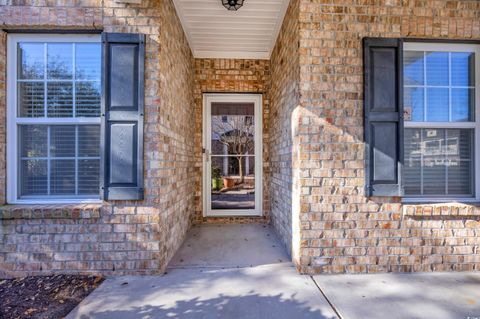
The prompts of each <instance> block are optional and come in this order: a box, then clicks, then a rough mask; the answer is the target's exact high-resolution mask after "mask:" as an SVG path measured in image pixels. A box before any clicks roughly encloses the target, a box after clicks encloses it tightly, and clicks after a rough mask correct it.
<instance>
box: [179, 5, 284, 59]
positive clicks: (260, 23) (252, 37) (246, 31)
mask: <svg viewBox="0 0 480 319" xmlns="http://www.w3.org/2000/svg"><path fill="white" fill-rule="evenodd" d="M173 2H174V3H175V8H176V10H177V14H178V16H179V17H180V20H181V22H182V26H183V30H184V31H185V33H186V35H187V38H188V42H189V44H190V48H191V49H192V51H193V55H194V56H195V57H196V58H239V59H269V58H270V54H271V52H272V50H273V47H274V45H275V41H276V39H277V36H278V32H279V30H280V27H281V26H282V22H283V18H284V16H285V11H286V9H287V7H288V3H289V0H245V2H244V5H243V7H241V8H240V9H239V10H238V11H228V10H227V9H226V8H225V7H223V5H222V1H221V0H173Z"/></svg>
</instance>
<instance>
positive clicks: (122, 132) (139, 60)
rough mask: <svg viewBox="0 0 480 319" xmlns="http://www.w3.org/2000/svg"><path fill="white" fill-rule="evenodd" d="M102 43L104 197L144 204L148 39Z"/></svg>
mask: <svg viewBox="0 0 480 319" xmlns="http://www.w3.org/2000/svg"><path fill="white" fill-rule="evenodd" d="M102 42H103V59H102V85H103V95H102V142H101V145H102V147H101V149H102V167H101V177H102V181H101V186H102V190H103V191H102V194H103V198H104V199H105V200H141V199H143V197H144V195H143V193H144V192H143V110H144V59H145V36H144V35H141V34H124V33H103V34H102Z"/></svg>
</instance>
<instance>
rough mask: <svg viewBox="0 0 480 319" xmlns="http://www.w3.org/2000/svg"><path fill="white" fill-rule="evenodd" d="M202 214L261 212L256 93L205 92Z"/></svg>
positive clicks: (258, 121) (258, 106) (253, 213)
mask: <svg viewBox="0 0 480 319" xmlns="http://www.w3.org/2000/svg"><path fill="white" fill-rule="evenodd" d="M204 99H205V109H204V111H205V114H204V115H205V118H204V120H205V123H204V128H205V130H204V134H205V135H204V142H205V143H204V146H205V154H204V162H205V173H206V174H204V179H205V180H204V191H205V192H204V193H205V195H206V198H205V205H204V209H205V212H206V215H210V216H227V215H228V216H231V215H260V214H261V194H260V189H261V178H260V179H259V178H258V176H261V175H260V174H261V173H260V172H261V154H260V153H261V145H260V144H261V138H259V137H260V136H261V120H260V119H261V116H260V105H261V97H260V95H242V94H206V95H205V96H204Z"/></svg>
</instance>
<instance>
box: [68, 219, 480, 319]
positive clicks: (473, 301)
mask: <svg viewBox="0 0 480 319" xmlns="http://www.w3.org/2000/svg"><path fill="white" fill-rule="evenodd" d="M320 289H321V290H320ZM322 291H323V293H322ZM324 294H325V296H326V297H327V298H328V301H327V299H326V298H325V296H324ZM329 302H330V303H329ZM469 316H470V317H471V318H475V317H480V273H444V274H380V275H338V276H330V275H323V276H314V277H310V276H304V275H299V274H297V272H296V270H295V268H294V266H293V264H292V263H291V262H290V261H289V257H288V255H287V254H286V252H285V251H284V249H283V248H282V245H281V243H280V241H279V239H278V238H277V236H276V234H275V233H274V231H273V229H272V228H271V227H270V226H266V225H203V226H195V227H193V228H192V229H191V230H190V231H189V233H188V235H187V238H186V240H185V242H184V243H183V245H182V247H181V248H180V249H179V251H178V252H177V254H176V255H175V256H174V258H173V259H172V261H171V262H170V265H169V267H168V270H167V273H166V274H165V275H164V276H144V277H141V276H126V277H112V278H108V279H107V280H106V281H105V282H104V283H103V284H102V285H101V286H100V287H99V288H98V289H97V290H95V291H94V292H93V293H92V294H91V295H90V296H88V297H87V298H86V299H85V300H84V301H83V302H82V303H80V305H79V306H78V307H77V308H75V309H74V310H73V311H72V313H70V314H69V316H67V318H68V319H73V318H77V319H87V318H116V319H123V318H144V319H147V318H148V319H149V318H187V319H189V318H192V319H194V318H195V319H197V318H222V319H223V318H228V319H230V318H232V319H235V318H252V319H253V318H255V319H256V318H258V319H269V318H272V319H273V318H275V319H282V318H320V319H323V318H351V319H354V318H358V319H363V318H379V319H380V318H382V319H383V318H387V317H388V318H436V319H437V318H441V319H443V318H445V319H450V318H452V319H453V318H465V319H466V318H468V317H469Z"/></svg>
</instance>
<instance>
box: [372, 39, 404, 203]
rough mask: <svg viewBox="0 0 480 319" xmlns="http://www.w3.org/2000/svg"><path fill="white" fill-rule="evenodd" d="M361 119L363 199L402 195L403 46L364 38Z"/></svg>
mask: <svg viewBox="0 0 480 319" xmlns="http://www.w3.org/2000/svg"><path fill="white" fill-rule="evenodd" d="M363 51H364V52H363V58H364V106H365V108H364V116H365V146H366V150H365V176H366V194H367V196H403V182H402V180H403V176H402V170H403V74H402V68H403V47H402V40H401V39H381V38H365V39H364V41H363Z"/></svg>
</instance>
